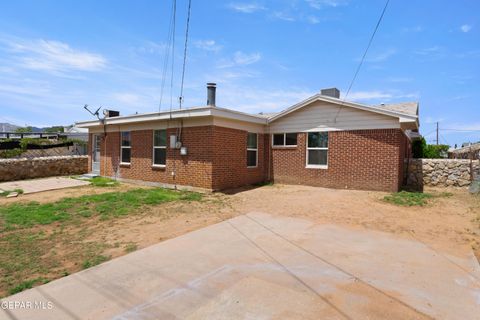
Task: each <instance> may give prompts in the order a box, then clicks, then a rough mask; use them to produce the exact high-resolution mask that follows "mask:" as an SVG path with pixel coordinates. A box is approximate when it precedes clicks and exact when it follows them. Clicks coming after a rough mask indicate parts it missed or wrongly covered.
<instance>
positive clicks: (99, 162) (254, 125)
mask: <svg viewBox="0 0 480 320" xmlns="http://www.w3.org/2000/svg"><path fill="white" fill-rule="evenodd" d="M208 97H209V99H208V103H207V106H205V107H197V108H189V109H178V110H173V111H168V112H155V113H145V114H135V115H129V116H110V117H109V116H107V117H105V118H104V119H103V120H97V121H86V122H79V123H77V126H79V127H83V128H88V130H89V150H90V151H91V152H90V159H89V171H90V172H92V173H95V174H99V175H102V176H109V177H116V178H119V179H124V180H142V181H148V182H153V183H158V184H160V185H165V186H173V185H175V186H185V187H186V186H190V187H197V188H204V189H209V190H222V189H229V188H235V187H240V186H244V185H250V184H256V183H261V182H265V181H274V182H278V183H288V184H305V185H312V186H322V187H330V188H352V189H367V190H383V191H397V190H398V189H399V188H400V187H401V186H402V184H403V182H404V162H405V159H408V158H409V157H410V150H411V143H410V141H411V138H410V137H411V136H412V133H415V132H418V127H419V122H418V103H403V104H395V105H385V104H382V105H380V106H367V105H363V104H358V103H353V102H346V101H343V100H341V99H339V91H338V90H337V89H326V90H322V91H321V93H320V94H316V95H314V96H312V97H310V98H308V99H306V100H304V101H302V102H300V103H298V104H296V105H294V106H292V107H290V108H288V109H286V110H284V111H282V112H279V113H277V114H268V115H267V114H256V115H253V114H246V113H242V112H238V111H234V110H229V109H225V108H219V107H217V106H215V84H209V86H208Z"/></svg>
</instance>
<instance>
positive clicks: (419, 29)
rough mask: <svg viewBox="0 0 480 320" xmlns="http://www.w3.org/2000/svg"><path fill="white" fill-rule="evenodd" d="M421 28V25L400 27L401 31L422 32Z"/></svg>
mask: <svg viewBox="0 0 480 320" xmlns="http://www.w3.org/2000/svg"><path fill="white" fill-rule="evenodd" d="M423 30H424V29H423V27H422V26H414V27H405V28H403V29H402V31H403V32H422V31H423Z"/></svg>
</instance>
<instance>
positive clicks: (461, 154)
mask: <svg viewBox="0 0 480 320" xmlns="http://www.w3.org/2000/svg"><path fill="white" fill-rule="evenodd" d="M448 156H449V158H453V159H472V160H478V159H480V142H477V143H464V144H462V148H458V149H451V150H448Z"/></svg>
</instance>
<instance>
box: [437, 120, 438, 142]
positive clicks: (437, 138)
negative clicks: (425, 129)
mask: <svg viewBox="0 0 480 320" xmlns="http://www.w3.org/2000/svg"><path fill="white" fill-rule="evenodd" d="M437 146H438V121H437Z"/></svg>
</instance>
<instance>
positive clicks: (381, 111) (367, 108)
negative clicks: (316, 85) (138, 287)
mask: <svg viewBox="0 0 480 320" xmlns="http://www.w3.org/2000/svg"><path fill="white" fill-rule="evenodd" d="M318 100H320V101H324V102H330V103H334V104H337V105H343V106H347V107H351V108H355V109H360V110H364V111H369V112H374V113H379V114H383V115H387V116H391V117H395V118H406V119H410V121H415V120H416V119H417V118H418V117H417V116H414V115H406V114H404V113H400V112H395V111H390V110H385V109H381V108H377V107H370V106H367V105H363V104H359V103H355V102H348V101H343V100H341V99H336V98H331V97H326V96H323V95H321V94H316V95H314V96H312V97H310V98H308V99H306V100H304V101H302V102H300V103H297V104H295V105H293V106H292V107H290V108H288V109H286V110H284V111H282V112H280V113H279V114H277V115H275V116H273V117H271V118H268V122H273V121H275V120H277V119H279V118H281V117H283V116H285V115H287V114H289V113H292V112H294V111H296V110H298V109H301V108H303V107H305V106H307V105H309V104H310V103H312V102H314V101H318Z"/></svg>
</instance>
